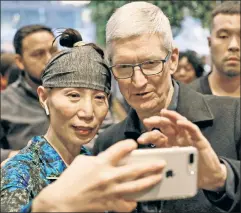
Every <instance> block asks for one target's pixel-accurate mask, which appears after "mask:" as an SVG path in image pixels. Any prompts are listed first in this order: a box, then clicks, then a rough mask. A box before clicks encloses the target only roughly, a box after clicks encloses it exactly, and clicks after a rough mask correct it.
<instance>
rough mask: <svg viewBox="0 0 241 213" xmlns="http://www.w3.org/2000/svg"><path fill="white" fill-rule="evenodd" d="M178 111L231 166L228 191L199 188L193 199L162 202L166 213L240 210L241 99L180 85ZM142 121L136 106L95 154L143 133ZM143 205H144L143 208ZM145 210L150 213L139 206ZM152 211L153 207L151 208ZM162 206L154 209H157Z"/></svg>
mask: <svg viewBox="0 0 241 213" xmlns="http://www.w3.org/2000/svg"><path fill="white" fill-rule="evenodd" d="M177 112H179V113H180V114H181V115H183V116H185V117H186V118H187V119H189V120H190V121H192V122H193V123H195V124H196V125H198V126H199V128H200V129H201V131H202V133H203V135H204V136H205V137H206V138H207V139H208V141H209V142H210V143H211V145H212V148H213V149H214V150H215V152H216V153H217V155H218V156H219V158H220V160H221V161H222V162H223V163H225V164H226V166H227V168H228V179H227V182H226V187H225V188H226V192H225V193H221V194H219V193H211V192H207V191H204V190H199V192H198V194H197V195H196V196H195V197H193V198H190V199H184V200H172V201H164V202H163V201H162V202H161V205H159V206H161V209H162V211H163V212H172V213H173V212H178V213H180V212H223V211H224V212H226V211H227V212H237V211H238V212H240V100H239V99H235V98H230V97H217V96H212V95H202V94H200V93H197V92H195V91H194V90H192V89H190V88H188V87H187V86H185V85H183V84H180V87H179V96H178V104H177ZM140 134H141V132H140V123H139V119H138V116H137V114H136V112H135V111H134V110H133V109H132V110H131V111H130V112H129V114H128V116H127V118H126V119H125V120H124V121H122V122H120V123H118V124H116V125H114V126H111V127H110V128H108V129H107V130H106V131H105V132H104V133H102V134H100V136H99V137H98V138H97V140H96V144H95V147H94V154H95V155H96V154H98V153H99V152H101V151H104V150H106V149H107V148H108V147H109V146H111V145H112V144H114V143H116V142H118V141H120V140H123V139H127V138H132V139H134V140H136V139H137V138H138V137H139V136H140ZM140 206H141V207H140ZM139 209H140V211H141V212H150V211H148V208H144V207H143V204H140V205H139ZM149 210H150V208H149ZM158 210H159V209H154V212H155V211H156V212H157V211H158Z"/></svg>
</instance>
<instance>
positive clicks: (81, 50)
mask: <svg viewBox="0 0 241 213" xmlns="http://www.w3.org/2000/svg"><path fill="white" fill-rule="evenodd" d="M57 37H60V39H59V43H60V45H61V46H63V47H68V49H64V50H62V51H60V52H59V53H57V54H56V55H55V56H54V57H53V58H52V59H51V60H50V61H49V62H48V64H47V65H46V67H45V69H44V71H43V74H42V85H43V86H44V87H47V88H55V87H58V88H60V87H62V88H63V87H80V88H87V89H95V90H100V91H104V92H106V93H107V94H109V93H110V89H111V73H110V70H109V68H108V66H107V63H106V61H105V59H104V51H103V50H102V49H101V48H100V47H98V46H97V45H96V44H94V43H85V42H83V41H82V36H81V35H80V33H79V32H78V31H77V30H74V29H71V28H68V29H66V30H64V32H62V33H61V34H60V35H59V36H57ZM57 37H56V38H57ZM56 38H55V40H56ZM55 40H54V41H55ZM54 41H53V43H54Z"/></svg>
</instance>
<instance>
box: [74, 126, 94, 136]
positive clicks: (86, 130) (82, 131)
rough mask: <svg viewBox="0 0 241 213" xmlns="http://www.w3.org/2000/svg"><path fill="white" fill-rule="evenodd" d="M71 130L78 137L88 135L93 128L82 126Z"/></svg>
mask: <svg viewBox="0 0 241 213" xmlns="http://www.w3.org/2000/svg"><path fill="white" fill-rule="evenodd" d="M73 128H74V130H75V131H77V132H78V133H79V134H80V135H89V134H90V133H91V132H92V131H93V129H94V128H93V127H82V126H73Z"/></svg>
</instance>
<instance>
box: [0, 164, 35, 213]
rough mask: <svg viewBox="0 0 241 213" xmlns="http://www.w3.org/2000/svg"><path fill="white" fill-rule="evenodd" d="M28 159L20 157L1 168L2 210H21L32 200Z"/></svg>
mask: <svg viewBox="0 0 241 213" xmlns="http://www.w3.org/2000/svg"><path fill="white" fill-rule="evenodd" d="M27 160H29V159H27ZM27 160H26V163H24V162H23V161H21V160H20V159H16V160H10V161H9V162H7V164H6V165H5V166H4V167H3V168H2V169H1V211H2V212H21V209H22V208H24V206H25V205H28V203H29V202H30V198H31V195H30V192H29V190H28V185H29V179H28V178H27V177H29V176H30V174H29V167H28V164H27Z"/></svg>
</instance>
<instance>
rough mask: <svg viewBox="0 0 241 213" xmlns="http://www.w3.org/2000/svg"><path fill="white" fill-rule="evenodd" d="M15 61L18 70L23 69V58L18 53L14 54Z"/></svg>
mask: <svg viewBox="0 0 241 213" xmlns="http://www.w3.org/2000/svg"><path fill="white" fill-rule="evenodd" d="M15 63H16V65H17V67H18V68H19V69H20V70H24V65H23V58H22V56H21V55H19V54H16V55H15Z"/></svg>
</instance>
